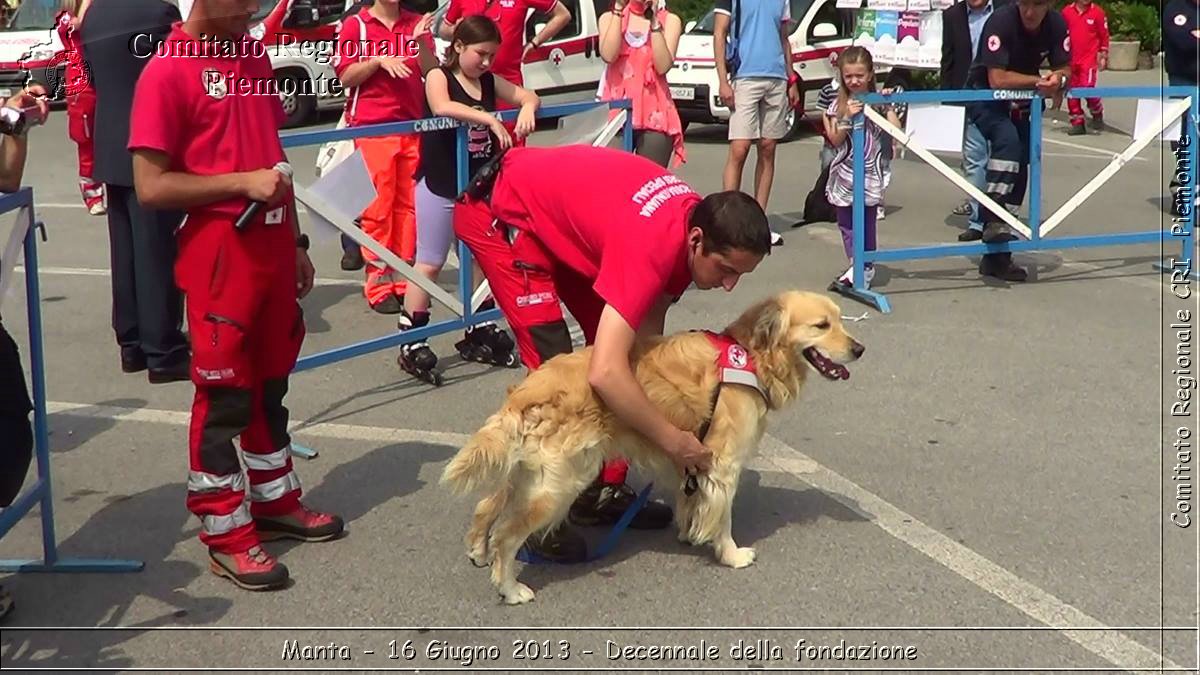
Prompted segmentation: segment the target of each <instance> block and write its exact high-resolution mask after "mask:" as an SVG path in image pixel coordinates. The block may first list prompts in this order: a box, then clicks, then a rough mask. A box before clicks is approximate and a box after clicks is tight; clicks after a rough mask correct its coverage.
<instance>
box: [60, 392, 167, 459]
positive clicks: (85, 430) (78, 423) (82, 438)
mask: <svg viewBox="0 0 1200 675" xmlns="http://www.w3.org/2000/svg"><path fill="white" fill-rule="evenodd" d="M91 405H93V406H95V407H97V408H107V407H113V408H129V409H131V410H141V409H142V408H144V407H146V401H145V400H144V399H140V398H114V399H110V400H107V401H98V402H96V403H93V404H91ZM86 411H87V409H86V408H85V409H84V410H82V411H80V412H86ZM116 424H117V420H114V419H111V418H101V417H83V416H82V415H79V414H72V413H71V412H64V413H57V414H54V415H51V416H50V430H49V431H50V452H55V453H65V452H71V451H73V450H76V449H78V448H80V447H81V446H83V445H84V444H85V443H87V442H88V441H90V440H92V439H93V438H95V437H97V436H99V435H100V434H102V433H104V432H106V431H108V430H109V429H112V428H113V427H114V426H116Z"/></svg>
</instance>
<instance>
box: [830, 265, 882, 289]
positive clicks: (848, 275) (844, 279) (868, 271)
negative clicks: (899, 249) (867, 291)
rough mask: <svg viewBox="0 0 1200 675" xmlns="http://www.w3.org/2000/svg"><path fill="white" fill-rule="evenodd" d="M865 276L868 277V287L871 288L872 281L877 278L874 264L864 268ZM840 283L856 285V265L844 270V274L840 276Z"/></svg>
mask: <svg viewBox="0 0 1200 675" xmlns="http://www.w3.org/2000/svg"><path fill="white" fill-rule="evenodd" d="M863 276H864V277H866V281H867V284H866V285H867V288H870V287H871V282H872V281H874V280H875V267H874V266H873V265H872V266H871V267H867V268H865V269H864V270H863ZM838 283H839V284H841V285H843V286H853V285H854V265H851V266H850V267H847V268H846V271H845V272H842V275H841V276H839V277H838Z"/></svg>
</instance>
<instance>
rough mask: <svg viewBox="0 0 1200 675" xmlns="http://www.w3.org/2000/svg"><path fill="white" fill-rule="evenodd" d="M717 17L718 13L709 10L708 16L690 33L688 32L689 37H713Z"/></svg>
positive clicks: (698, 22) (697, 23)
mask: <svg viewBox="0 0 1200 675" xmlns="http://www.w3.org/2000/svg"><path fill="white" fill-rule="evenodd" d="M716 16H717V13H716V12H714V11H713V10H711V9H710V10H708V14H705V15H704V16H703V17H702V18H701V19H700V20H699V21H697V22H696V25H695V26H693V27H692V29H691V30H690V31H688V35H712V34H713V25H714V22H715V21H716Z"/></svg>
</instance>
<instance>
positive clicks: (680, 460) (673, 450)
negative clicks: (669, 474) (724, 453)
mask: <svg viewBox="0 0 1200 675" xmlns="http://www.w3.org/2000/svg"><path fill="white" fill-rule="evenodd" d="M664 450H666V451H667V453H668V454H669V455H671V461H673V462H675V466H677V467H679V470H680V471H682V472H684V473H696V474H700V473H705V472H706V471H708V469H709V468H710V467H711V466H712V451H710V450H709V449H708V448H706V447H704V444H703V443H701V442H700V439H698V438H696V437H695V436H694V435H692V434H690V433H688V432H686V431H683V430H679V431H678V433H677V434H676V435H675V439H674V442H673V443H672V447H669V448H664Z"/></svg>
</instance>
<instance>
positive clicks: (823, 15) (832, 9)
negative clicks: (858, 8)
mask: <svg viewBox="0 0 1200 675" xmlns="http://www.w3.org/2000/svg"><path fill="white" fill-rule="evenodd" d="M804 1H805V0H792V4H793V6H794V5H795V4H796V3H798V2H804ZM853 11H854V10H845V9H838V8H837V3H835V2H833V1H832V0H827V1H826V2H823V3H822V4H821V7H820V8H819V9H817V13H816V15H815V16H813V20H812V23H810V24H809V25H808V35H806V36H805V37H807V38H808V44H812V43H813V42H824V41H826V40H842V39H846V38H849V37H850V33H851V31H852V30H853V28H854V19H853V14H852V13H853ZM792 18H793V19H794V20H796V21H799V20H800V19H801V18H803V17H797V16H796V15H794V14H793V15H792ZM822 23H831V24H833V25H834V27H835V28H837V35H834V36H832V37H823V38H818V37H815V36H814V35H813V32H815V31H816V29H817V25H818V24H822Z"/></svg>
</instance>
